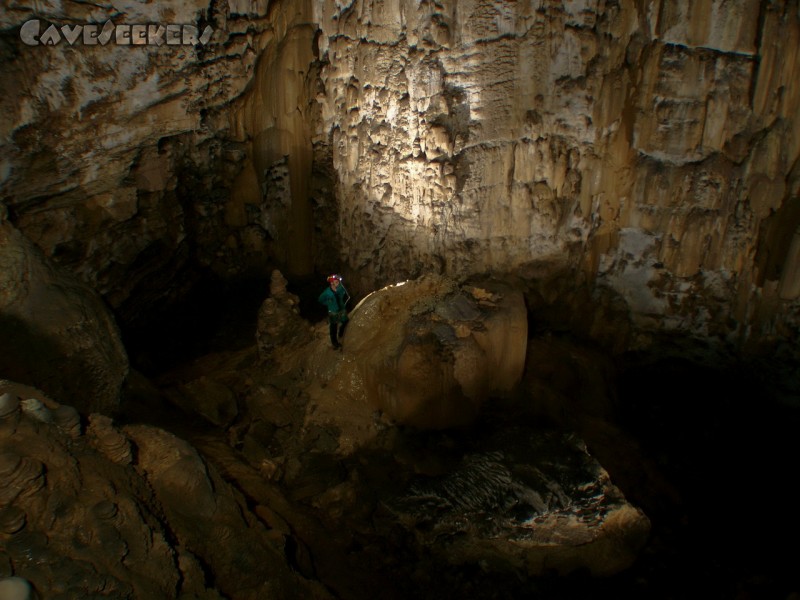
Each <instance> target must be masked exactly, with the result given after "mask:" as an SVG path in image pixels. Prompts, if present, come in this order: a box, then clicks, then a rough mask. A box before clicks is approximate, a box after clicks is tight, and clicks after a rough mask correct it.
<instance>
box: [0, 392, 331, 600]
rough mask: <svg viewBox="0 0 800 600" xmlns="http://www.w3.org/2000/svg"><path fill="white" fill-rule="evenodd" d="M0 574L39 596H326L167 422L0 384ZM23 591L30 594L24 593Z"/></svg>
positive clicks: (7, 581)
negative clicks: (94, 409) (84, 414)
mask: <svg viewBox="0 0 800 600" xmlns="http://www.w3.org/2000/svg"><path fill="white" fill-rule="evenodd" d="M0 476H1V477H0V528H1V530H0V539H2V550H0V577H2V578H3V580H2V581H3V582H4V583H3V585H4V586H5V588H3V589H6V590H10V591H13V589H17V590H23V591H24V590H25V587H26V585H27V588H28V590H29V591H30V590H33V592H35V593H36V594H38V595H39V597H42V598H54V599H55V598H65V599H66V598H76V597H88V596H91V597H97V598H101V597H108V598H130V599H141V600H145V599H150V598H178V597H181V598H197V599H201V598H202V599H204V600H212V599H216V598H223V597H227V598H242V599H253V600H255V599H256V598H264V597H270V598H287V599H288V598H299V597H302V598H327V597H328V594H327V593H326V592H325V591H324V590H322V589H321V588H319V587H318V586H316V585H315V584H313V583H311V582H307V581H304V580H303V579H302V578H300V577H298V576H297V575H296V574H295V573H293V572H292V571H291V570H290V569H289V567H288V565H287V563H286V559H285V557H284V555H283V549H282V547H281V543H282V541H283V540H282V538H281V537H280V536H274V535H270V533H269V530H270V527H269V526H268V525H267V524H265V523H264V522H262V521H260V520H259V519H258V518H257V517H256V516H255V514H254V513H252V512H250V510H249V509H248V507H247V503H246V501H245V499H244V498H243V497H242V496H241V494H240V493H238V492H236V491H235V490H234V489H233V488H232V487H230V485H229V484H227V483H226V482H225V481H224V480H223V479H222V478H221V477H220V475H219V474H218V473H217V472H216V470H215V469H214V468H213V467H212V466H210V465H209V464H208V463H207V462H205V461H204V460H203V459H202V458H201V457H200V456H199V455H198V453H197V451H196V450H195V449H194V448H193V447H191V446H190V445H189V444H188V443H186V442H185V441H183V440H180V439H178V438H176V437H175V436H174V435H172V434H169V433H167V432H165V431H163V430H160V429H157V428H154V427H149V426H144V425H138V426H128V427H124V428H118V427H116V426H115V425H114V424H113V422H112V419H110V418H109V417H106V416H103V415H99V414H91V415H89V417H88V424H87V423H85V422H84V421H83V419H82V418H81V416H80V415H79V413H78V412H77V411H76V410H75V409H74V408H72V407H70V406H68V405H63V404H59V403H57V402H54V401H52V400H51V399H50V398H48V397H47V396H44V395H43V394H42V393H41V392H40V391H38V390H36V389H34V388H31V387H29V386H24V385H20V384H16V383H13V382H10V381H5V380H2V381H0ZM22 597H24V596H22Z"/></svg>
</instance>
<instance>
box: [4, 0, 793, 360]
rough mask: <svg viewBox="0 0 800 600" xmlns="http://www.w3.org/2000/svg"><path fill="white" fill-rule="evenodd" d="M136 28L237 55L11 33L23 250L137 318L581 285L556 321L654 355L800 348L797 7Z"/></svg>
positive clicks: (787, 0) (283, 15)
mask: <svg viewBox="0 0 800 600" xmlns="http://www.w3.org/2000/svg"><path fill="white" fill-rule="evenodd" d="M37 10H38V15H39V16H40V18H42V19H46V20H49V21H54V22H55V21H59V20H64V19H71V20H81V19H83V20H88V21H94V22H103V21H104V19H106V18H108V16H109V15H110V13H109V12H108V11H107V10H106V9H104V8H102V7H99V6H95V5H83V4H79V5H69V6H67V5H60V4H55V3H53V4H48V3H43V4H41V5H39V7H38V9H37ZM116 10H117V11H118V12H116V13H114V15H113V16H114V18H116V19H117V20H118V21H120V22H128V23H130V22H135V21H151V20H164V21H168V22H187V23H195V24H197V25H203V24H205V23H210V24H211V25H212V26H213V27H214V30H215V33H214V37H213V38H212V42H211V43H209V44H208V45H206V46H196V47H192V46H189V47H141V48H129V47H113V46H111V45H109V46H104V47H99V46H98V47H92V48H87V47H82V46H78V45H76V46H74V47H68V46H66V45H65V44H62V45H59V46H55V47H47V48H46V47H37V48H31V47H27V46H24V45H23V44H22V43H21V42H19V40H17V39H16V36H17V35H18V27H19V26H20V25H21V24H22V23H23V22H24V21H25V20H26V19H28V18H30V16H31V13H30V12H29V11H27V10H23V9H22V8H19V7H17V6H16V5H15V6H13V7H9V8H8V9H7V10H6V11H5V12H4V13H3V15H2V21H0V22H1V23H2V26H3V27H4V28H5V30H6V31H8V32H10V34H11V35H10V36H9V37H8V40H7V42H6V46H5V47H6V48H7V50H8V55H9V58H10V60H9V61H8V66H7V70H6V72H5V74H4V78H5V79H6V81H7V82H8V83H9V86H8V87H9V89H13V90H18V93H17V94H7V95H5V96H4V97H3V99H2V100H0V102H1V103H2V105H1V106H0V115H2V117H0V133H2V136H0V144H2V154H1V155H0V163H1V164H0V176H1V177H0V181H2V183H0V186H1V190H2V195H3V202H4V203H5V205H6V206H7V207H8V209H9V212H10V215H11V219H12V220H13V222H14V223H15V225H17V226H18V227H19V228H20V229H21V230H22V231H23V232H24V233H25V235H27V236H28V237H30V238H31V239H32V240H33V241H35V242H36V243H37V244H38V245H39V246H40V247H41V248H42V249H43V250H44V251H45V253H46V254H48V255H49V256H52V257H53V258H55V259H56V260H57V261H58V262H59V263H60V264H62V265H64V266H66V267H68V268H70V269H72V270H74V271H75V272H76V273H78V274H79V275H80V276H81V277H82V278H83V279H84V280H85V281H86V282H88V283H90V284H91V285H92V286H93V287H95V288H96V289H97V290H98V291H100V292H101V294H103V295H104V297H106V298H107V299H108V300H109V302H110V303H111V305H112V306H113V307H115V308H117V309H118V310H119V311H120V314H121V315H122V317H123V318H125V319H128V318H135V315H137V314H139V313H141V312H142V311H146V310H148V309H149V308H151V307H152V306H154V305H156V304H157V303H158V302H159V300H160V297H161V296H164V295H167V294H169V293H173V292H171V291H170V290H171V289H172V288H175V289H179V288H180V284H178V283H174V281H173V279H174V276H175V275H177V274H180V273H181V272H182V271H181V270H182V269H183V268H184V267H185V266H186V265H189V264H194V263H193V262H192V261H195V263H196V264H198V265H200V266H202V267H204V268H210V269H212V270H213V271H214V272H215V273H216V274H218V275H220V276H221V277H223V278H228V277H235V276H238V275H241V274H242V273H247V272H251V273H261V275H262V276H268V273H269V269H271V268H272V267H273V266H278V267H280V268H282V269H283V270H284V271H285V272H286V273H287V274H288V275H289V276H290V277H299V276H304V275H309V274H311V273H312V271H313V270H314V269H319V270H328V269H333V270H336V271H344V272H345V274H346V275H347V277H348V280H349V281H350V282H351V283H352V284H353V286H354V288H355V289H358V290H361V293H362V295H363V294H366V293H368V292H369V291H370V290H372V289H376V288H378V287H381V286H382V285H386V284H390V283H393V282H396V281H399V280H402V279H405V278H407V277H416V276H418V275H421V274H423V273H426V272H431V271H433V272H437V273H445V274H447V275H452V276H455V277H460V276H467V275H471V274H475V273H482V272H486V271H490V272H495V273H508V274H512V275H518V276H520V277H521V278H522V280H523V281H527V283H528V284H531V285H532V287H533V288H536V287H537V285H540V283H541V281H544V280H546V279H547V278H556V277H568V278H569V279H570V280H571V281H572V284H571V285H560V287H559V289H560V290H561V292H562V293H561V294H560V295H559V296H558V297H557V298H551V301H553V300H556V299H557V300H558V302H560V303H562V304H563V305H569V306H570V307H571V308H570V310H571V311H572V312H573V313H578V312H582V311H585V310H587V305H586V304H585V303H583V304H580V303H578V302H577V301H576V300H575V297H577V296H578V293H577V292H578V291H579V290H580V289H584V288H585V289H588V290H590V292H591V293H590V294H589V295H588V296H587V297H588V298H590V299H591V301H592V304H593V305H598V302H599V304H603V305H605V304H608V302H610V301H608V300H607V299H606V300H604V299H603V298H608V297H611V298H618V299H621V301H622V302H623V304H624V306H625V312H627V313H628V315H627V316H628V317H629V319H628V320H630V321H631V323H632V326H633V329H634V330H636V331H637V332H638V333H639V334H640V335H638V336H634V337H633V338H631V339H630V340H627V341H624V344H623V345H625V344H627V343H630V344H633V345H634V346H636V345H644V344H647V343H648V342H647V340H648V339H649V338H648V335H647V334H648V332H657V331H675V332H682V333H688V334H691V335H695V336H699V337H704V338H711V339H719V340H722V341H725V342H728V343H733V344H734V345H740V344H747V343H750V342H754V343H756V342H760V341H764V340H766V341H770V340H775V339H784V340H785V339H791V338H792V337H793V336H794V335H796V333H797V328H798V323H800V317H798V311H799V310H800V307H799V305H798V298H800V276H798V274H797V273H798V263H797V256H798V250H797V248H798V247H799V246H798V243H797V241H796V232H797V231H798V225H800V211H798V209H797V208H796V205H797V198H798V195H799V192H798V190H799V189H800V172H798V167H797V164H798V161H797V158H798V155H800V120H798V118H797V114H798V107H799V106H800V86H797V84H796V81H798V79H800V62H798V60H797V56H798V45H799V43H800V15H799V14H798V6H797V2H796V1H794V0H782V1H780V2H759V1H758V0H709V1H707V2H690V1H689V0H670V1H666V0H645V1H640V2H633V1H632V0H623V1H620V2H612V1H606V0H580V1H578V0H575V1H570V2H564V3H561V2H546V1H544V0H527V1H521V2H510V1H508V0H468V1H466V0H465V1H462V2H455V1H454V0H443V1H440V2H423V3H419V2H411V1H409V0H382V1H379V0H353V1H351V2H338V1H336V2H333V1H325V2H322V1H318V2H312V1H311V0H304V1H303V2H299V3H298V2H289V1H288V0H283V1H278V2H269V3H268V2H266V1H263V0H262V1H260V2H241V1H239V0H236V1H233V0H231V1H229V2H223V3H218V4H214V5H209V6H206V5H203V4H202V3H200V2H194V3H184V4H182V5H181V6H180V7H178V8H172V9H169V10H167V9H164V8H160V7H157V6H155V5H145V4H139V3H130V5H127V4H126V5H124V6H118V7H116ZM270 263H274V264H270ZM532 274H535V277H534V276H533V275H532ZM155 275H157V277H155V279H154V276H155ZM159 286H161V287H159ZM153 288H156V289H153ZM581 293H582V292H581ZM614 301H615V300H614ZM641 334H644V335H641Z"/></svg>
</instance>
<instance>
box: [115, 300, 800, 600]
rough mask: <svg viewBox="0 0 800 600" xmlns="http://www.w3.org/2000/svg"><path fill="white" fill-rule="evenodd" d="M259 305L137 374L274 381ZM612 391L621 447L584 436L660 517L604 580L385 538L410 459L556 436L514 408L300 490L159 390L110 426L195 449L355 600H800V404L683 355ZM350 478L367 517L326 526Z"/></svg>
mask: <svg viewBox="0 0 800 600" xmlns="http://www.w3.org/2000/svg"><path fill="white" fill-rule="evenodd" d="M300 291H301V293H306V295H308V294H307V292H308V290H300ZM260 293H261V290H256V291H255V293H251V294H250V295H249V296H248V295H242V294H237V293H234V294H231V295H221V296H217V297H215V298H214V299H213V300H214V301H213V302H210V303H206V304H205V305H203V306H196V307H195V308H194V309H192V310H189V311H186V310H185V309H181V310H180V311H178V312H176V313H175V314H172V315H166V316H165V317H164V320H163V321H162V322H159V323H156V324H155V326H154V327H153V328H152V329H151V330H150V331H149V332H148V331H145V332H144V333H142V332H140V333H139V334H138V335H137V337H136V339H135V341H134V343H133V344H132V345H133V346H134V350H135V354H134V353H132V357H133V360H132V363H133V366H134V368H135V369H137V370H138V371H140V372H142V373H144V374H145V375H147V377H148V378H149V382H150V383H155V384H156V388H161V389H162V390H163V389H166V388H169V387H170V386H172V385H174V384H175V383H176V382H179V381H181V380H182V379H185V378H186V377H187V376H197V375H198V374H203V373H202V371H203V370H204V369H206V368H207V367H208V365H210V364H218V363H225V362H226V361H228V362H229V363H231V364H235V369H236V370H237V371H238V372H239V373H240V375H241V382H242V383H243V382H244V381H245V380H247V381H248V385H253V382H254V381H255V382H256V383H257V382H259V381H263V382H269V383H270V384H275V383H276V382H275V381H273V380H271V378H270V375H269V373H267V372H265V371H264V369H263V367H261V366H259V363H258V357H257V351H256V348H255V343H254V331H255V315H256V312H257V309H258V304H259V302H260V298H263V297H264V296H263V295H260ZM305 312H306V314H305V316H306V317H307V318H308V319H309V320H311V321H312V322H316V321H318V320H321V319H322V318H323V316H322V315H321V314H319V313H316V312H314V307H313V306H309V307H305ZM178 314H180V315H181V316H180V318H176V315H178ZM198 322H203V323H204V326H203V327H202V328H201V327H197V323H198ZM154 332H158V333H157V334H156V333H154ZM616 383H617V389H616V393H617V401H618V406H619V410H618V411H617V413H616V414H619V415H624V416H620V417H619V418H618V420H617V422H615V423H614V424H613V426H614V427H615V428H616V431H619V432H620V433H621V434H622V435H623V436H624V443H619V442H620V441H621V440H620V438H614V439H609V438H608V436H607V435H606V434H603V433H600V432H598V433H597V435H594V434H593V432H592V431H591V430H582V431H580V432H579V434H580V435H581V437H582V438H583V439H584V440H585V442H586V444H587V447H588V448H589V450H590V452H591V453H592V454H593V455H594V456H595V457H596V458H597V459H598V460H599V461H600V463H601V464H602V465H603V467H604V468H605V469H606V470H607V471H608V472H609V474H610V476H611V479H612V481H613V482H614V483H615V484H616V485H617V486H618V487H619V488H620V489H621V490H622V491H623V493H624V494H625V496H626V497H627V499H628V500H629V501H630V502H631V503H633V504H634V505H635V506H638V507H640V508H641V509H642V510H643V511H644V512H645V514H646V515H647V516H648V517H649V518H650V520H651V524H652V531H651V535H650V538H649V541H648V543H647V545H646V546H645V548H644V549H643V551H642V552H641V554H640V556H639V558H638V559H637V560H636V562H635V563H634V564H633V565H632V566H631V567H630V568H629V569H628V570H626V571H625V572H623V573H620V574H618V575H615V576H612V577H606V578H592V577H589V576H588V575H587V574H585V573H575V574H572V575H570V576H558V577H557V576H551V577H539V578H532V577H528V576H526V575H524V574H522V573H518V572H494V571H491V570H486V569H485V568H482V567H481V565H474V566H470V567H464V566H461V567H453V566H449V565H446V564H442V563H441V562H437V560H436V559H435V558H434V557H432V556H423V555H420V554H419V553H418V552H417V551H415V550H412V545H411V544H410V543H409V542H408V540H407V539H405V536H406V535H407V534H404V533H403V532H400V531H397V530H391V531H387V530H385V529H380V527H377V526H376V522H378V521H379V519H380V516H379V512H380V511H379V510H378V506H379V504H380V499H381V498H382V497H385V496H386V494H391V493H393V492H396V491H399V488H400V486H402V485H404V484H405V483H407V482H408V477H409V473H408V462H409V458H408V456H412V457H414V458H412V459H411V460H425V461H433V462H437V463H440V464H448V463H452V462H453V461H457V460H458V459H459V458H460V457H461V456H463V454H465V453H466V452H468V451H470V450H474V449H475V448H476V447H478V446H479V445H480V440H482V439H486V438H487V436H491V435H492V434H493V433H495V432H497V431H501V430H503V428H505V427H509V426H510V425H511V424H514V425H515V426H518V427H519V426H522V427H526V428H530V429H531V430H538V429H553V428H556V429H558V428H560V426H559V425H556V424H554V423H552V422H551V421H549V420H547V419H545V418H543V417H541V416H540V415H536V414H532V413H530V412H528V411H526V410H525V409H523V408H521V407H520V406H519V405H518V404H514V403H509V402H501V401H495V402H490V403H487V406H488V408H487V409H486V410H485V411H484V414H482V415H481V417H480V418H479V420H478V423H479V425H476V426H474V427H472V428H471V429H468V430H458V431H444V432H428V433H423V432H418V431H414V430H411V429H406V428H391V431H390V432H389V431H387V432H386V435H392V436H394V437H393V441H392V447H394V448H396V447H398V438H399V439H400V440H401V442H400V444H399V447H402V448H403V449H404V453H405V454H406V456H404V457H399V456H396V455H393V454H392V453H389V452H386V451H385V450H381V449H380V448H375V449H374V450H372V451H362V452H359V453H357V454H356V455H354V456H353V457H351V458H348V459H347V460H344V461H340V462H338V463H335V462H325V461H323V462H322V463H320V464H319V465H316V466H315V467H314V468H312V469H311V473H312V474H313V475H314V476H315V477H316V478H317V479H316V480H314V479H313V477H312V478H311V479H309V478H301V480H300V481H296V482H294V485H293V487H292V486H288V485H287V484H286V482H285V481H278V482H275V481H272V482H270V481H267V480H265V479H263V478H261V477H260V476H259V475H258V472H257V471H255V470H254V469H253V468H252V467H251V466H249V465H248V464H247V461H246V460H245V459H244V458H243V456H242V454H241V453H240V452H239V449H237V448H236V444H235V443H233V442H232V440H231V435H230V432H225V431H222V430H221V429H220V428H217V427H214V426H213V425H210V424H209V423H208V422H206V421H204V420H202V419H201V418H199V417H197V416H193V415H188V414H186V413H184V412H182V411H181V410H180V409H178V408H177V407H175V406H174V405H172V404H170V403H169V402H168V401H166V400H165V399H164V397H163V396H160V395H159V394H158V393H156V394H154V393H153V388H152V387H149V384H147V385H146V386H145V387H149V390H150V391H149V392H147V393H142V391H141V390H142V389H143V388H140V389H138V390H136V389H134V390H133V391H131V392H130V393H129V394H128V395H127V396H126V398H125V399H124V401H123V404H122V407H121V409H120V411H119V413H118V414H117V415H115V419H116V420H117V421H118V422H120V423H131V422H140V423H141V422H143V423H147V424H152V425H155V426H158V427H161V428H163V429H166V430H168V431H171V432H172V433H174V434H175V435H177V436H179V437H181V438H183V439H186V440H188V441H189V442H190V443H192V444H193V445H195V447H197V448H198V450H199V451H200V453H201V454H202V455H203V456H205V458H206V459H207V460H208V461H209V462H210V463H212V464H214V465H215V466H216V467H217V468H218V469H219V471H220V472H221V473H222V474H223V476H224V477H225V478H226V479H228V480H229V481H230V482H231V483H232V484H233V485H234V486H235V487H237V488H238V489H239V491H241V492H242V493H243V495H244V496H245V497H246V498H248V500H249V502H251V503H252V504H253V505H257V504H261V505H267V506H270V508H271V509H272V510H274V511H275V512H276V513H277V514H279V515H280V517H281V518H282V519H285V521H286V522H287V523H288V527H289V528H290V529H291V535H290V536H289V537H288V539H287V543H286V556H287V561H288V562H289V564H290V565H291V566H292V567H293V568H295V569H296V570H297V571H299V572H300V573H301V574H303V575H304V576H306V577H308V578H311V579H317V580H319V581H321V582H322V583H323V584H324V585H325V586H326V587H327V588H328V589H329V591H330V592H331V593H332V594H333V595H334V597H339V598H342V599H344V600H361V599H362V598H363V599H366V598H381V599H386V600H393V599H395V598H396V599H401V598H456V597H458V598H487V599H488V598H498V599H499V598H523V597H525V598H540V599H544V600H547V599H554V600H555V599H562V598H581V599H587V598H588V599H590V598H653V599H678V598H689V597H703V598H720V599H723V598H731V599H737V600H740V599H741V600H744V599H750V598H752V599H760V598H776V599H781V600H786V599H789V598H791V599H792V600H796V599H797V598H800V568H798V565H800V548H798V543H797V540H798V539H800V525H798V519H797V514H796V513H797V511H796V506H797V503H796V495H795V494H794V493H793V487H794V484H795V482H794V481H793V480H796V478H797V459H798V458H800V451H798V447H797V443H796V440H797V435H798V434H797V432H798V431H800V410H798V409H797V404H794V405H791V406H787V404H786V403H785V402H778V401H777V400H776V399H775V398H774V397H773V394H772V393H771V392H770V390H769V389H766V388H764V386H763V385H762V382H761V381H759V380H758V379H757V378H755V377H753V376H752V375H751V371H749V370H747V369H741V368H722V369H721V368H719V367H718V366H709V365H704V364H698V363H697V362H693V361H689V360H683V359H680V358H678V359H676V358H674V357H665V358H660V357H652V356H650V357H647V358H646V359H645V360H639V359H636V361H635V362H633V361H632V362H631V363H630V364H621V365H619V376H618V379H617V382H616ZM133 387H134V388H135V387H136V386H133ZM643 398H646V400H647V401H646V402H643V401H642V399H643ZM379 446H380V444H379ZM632 449H634V452H632V451H631V450H632ZM295 451H296V452H302V448H299V447H298V448H295ZM354 470H357V471H358V478H359V487H358V495H359V500H358V502H357V504H356V505H357V506H358V509H357V510H355V511H353V512H352V514H348V515H342V516H341V517H340V518H339V519H337V520H335V521H331V520H330V519H328V518H325V517H324V516H323V513H322V512H321V511H320V510H319V509H318V508H317V507H315V506H314V505H313V503H312V496H313V495H314V494H315V493H319V492H321V491H322V490H324V489H325V488H327V487H331V486H332V485H335V484H336V483H337V482H338V481H344V480H346V479H348V477H349V475H350V474H352V472H353V471H354Z"/></svg>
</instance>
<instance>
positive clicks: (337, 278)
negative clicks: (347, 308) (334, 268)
mask: <svg viewBox="0 0 800 600" xmlns="http://www.w3.org/2000/svg"><path fill="white" fill-rule="evenodd" d="M334 281H342V276H341V275H337V274H336V273H334V274H333V275H329V276H328V283H333V282H334Z"/></svg>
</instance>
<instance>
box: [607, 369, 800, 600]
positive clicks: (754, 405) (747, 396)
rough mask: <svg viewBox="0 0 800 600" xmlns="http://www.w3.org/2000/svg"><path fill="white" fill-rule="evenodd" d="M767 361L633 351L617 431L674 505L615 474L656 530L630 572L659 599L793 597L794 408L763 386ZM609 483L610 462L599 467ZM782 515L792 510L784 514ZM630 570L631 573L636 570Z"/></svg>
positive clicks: (622, 383) (624, 374)
mask: <svg viewBox="0 0 800 600" xmlns="http://www.w3.org/2000/svg"><path fill="white" fill-rule="evenodd" d="M764 375H765V373H764V371H763V365H758V364H753V363H748V362H746V361H745V362H742V361H737V362H729V361H726V362H724V363H711V364H709V363H700V362H696V361H694V360H690V359H688V358H683V357H680V356H675V355H670V356H664V357H659V356H657V355H656V356H654V355H650V356H629V357H627V358H626V359H625V361H624V362H623V364H622V366H621V370H620V375H619V379H618V390H617V391H618V400H619V408H618V415H619V418H618V426H620V427H621V428H622V429H623V430H624V431H625V432H626V433H627V434H628V435H630V436H631V437H632V438H633V439H635V440H636V442H637V444H638V446H639V448H640V450H641V456H635V457H630V458H631V460H632V461H642V460H649V461H652V463H654V464H655V465H656V468H657V470H658V471H659V473H660V474H661V475H662V476H663V477H664V478H665V479H666V480H667V481H668V482H669V483H670V484H671V485H672V486H673V487H674V489H676V490H677V491H678V493H679V498H675V499H670V498H668V497H667V498H665V497H654V496H652V495H650V494H649V493H648V492H649V490H648V489H647V486H639V485H637V482H633V481H626V480H625V479H624V478H618V479H616V481H617V484H618V485H620V487H621V488H622V489H623V491H624V492H625V493H626V495H627V496H628V497H629V499H631V500H633V501H634V502H636V503H637V504H639V505H640V506H641V507H642V508H643V509H644V510H645V512H646V513H647V514H648V516H649V517H650V518H651V521H652V524H653V533H652V541H651V543H650V546H649V548H648V550H647V552H645V553H644V554H643V556H642V557H641V559H640V561H639V563H638V565H637V568H636V570H638V571H640V572H641V576H642V577H643V578H645V579H647V580H650V581H652V582H653V583H657V585H656V586H654V587H656V588H658V589H660V590H661V592H660V595H658V596H648V597H663V598H682V597H687V590H692V595H693V594H695V593H696V594H699V595H700V596H701V597H704V598H780V599H785V598H786V597H787V596H788V595H789V594H790V593H791V592H797V591H798V590H800V579H799V578H798V572H797V565H798V564H800V551H798V549H797V548H796V545H795V544H791V543H789V540H794V539H797V535H798V534H800V525H798V523H797V520H796V518H794V516H789V512H791V509H790V508H789V507H791V506H793V505H795V504H796V493H795V491H794V487H795V483H794V482H793V479H794V475H793V473H794V472H796V468H797V467H796V461H797V459H798V458H800V450H798V447H797V442H796V436H797V433H796V432H797V431H798V427H799V426H800V411H798V410H797V409H795V408H792V407H790V406H787V405H786V404H783V403H781V402H779V401H778V400H777V399H776V397H775V395H774V394H773V393H772V391H771V389H770V388H769V387H767V386H765V385H764V384H763V381H762V379H763V377H764ZM605 466H606V468H607V469H608V470H609V471H610V473H611V476H612V478H615V469H614V465H609V464H606V465H605ZM787 511H788V512H787ZM636 570H634V572H633V573H632V575H633V574H635V573H636Z"/></svg>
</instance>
